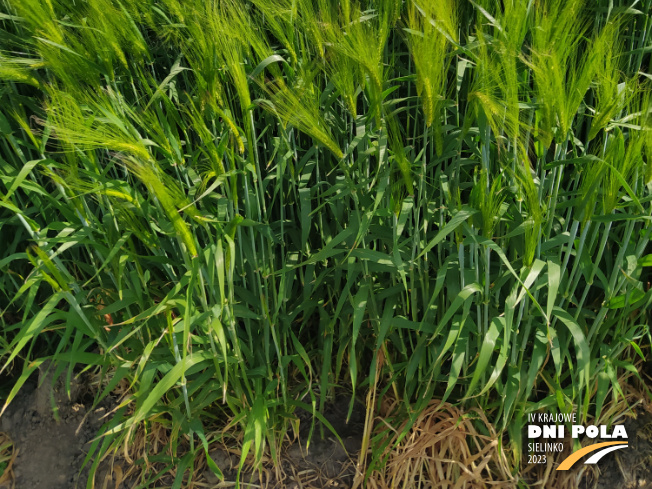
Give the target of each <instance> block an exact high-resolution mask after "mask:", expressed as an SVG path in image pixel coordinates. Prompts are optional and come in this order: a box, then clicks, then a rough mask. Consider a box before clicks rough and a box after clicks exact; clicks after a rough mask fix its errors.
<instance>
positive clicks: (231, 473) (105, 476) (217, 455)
mask: <svg viewBox="0 0 652 489" xmlns="http://www.w3.org/2000/svg"><path fill="white" fill-rule="evenodd" d="M84 401H87V402H84ZM53 406H56V414H55V413H53ZM90 409H91V402H90V398H87V399H84V396H83V395H82V393H81V388H80V386H79V385H78V384H76V383H74V382H73V385H72V389H71V396H70V398H68V396H67V395H66V394H65V392H64V389H63V387H62V385H61V382H60V381H59V382H58V383H57V384H55V385H54V387H53V386H52V382H51V379H50V378H48V376H47V375H45V374H43V375H41V378H40V379H39V385H38V386H37V385H30V384H26V385H25V387H24V388H23V390H22V391H21V392H20V394H19V395H18V396H17V397H16V399H15V400H14V401H13V402H12V403H11V405H10V406H9V408H8V409H7V411H6V412H5V413H4V414H3V416H2V417H1V419H0V425H1V429H2V431H3V432H5V433H7V434H8V435H9V436H10V438H11V439H12V440H13V442H14V446H15V448H16V449H17V450H18V453H17V456H16V458H15V460H14V462H13V464H12V465H11V470H12V471H13V474H12V475H13V477H12V479H13V483H14V485H13V486H12V481H9V482H8V483H5V485H2V484H0V489H5V488H12V487H13V488H15V489H71V488H75V487H78V488H84V487H86V482H87V479H88V468H85V469H83V470H82V464H83V461H84V458H85V456H86V453H87V452H88V448H89V442H90V440H91V439H93V437H95V436H97V433H98V430H99V429H100V427H101V426H102V424H103V423H104V422H105V421H106V419H105V418H104V417H105V415H106V413H107V410H109V409H110V405H108V404H107V405H105V406H103V407H100V408H97V409H95V410H92V411H89V410H90ZM347 409H348V399H347V398H340V399H337V400H336V402H334V403H333V404H332V405H330V406H329V408H328V410H327V412H326V414H325V417H326V419H327V420H328V421H329V422H330V423H331V424H332V425H333V427H334V428H335V430H336V431H337V432H338V434H339V435H340V437H341V439H342V442H343V445H344V446H342V444H340V442H339V441H337V439H336V438H335V437H334V436H333V435H332V434H331V433H330V432H329V431H328V430H326V429H324V433H325V434H326V436H325V437H324V439H321V437H320V436H319V433H320V426H319V424H317V425H316V426H315V428H314V434H313V437H312V440H311V442H310V445H307V442H306V440H307V439H308V433H309V431H310V423H311V415H310V414H309V413H307V412H305V411H298V412H297V413H296V414H297V415H298V417H299V420H300V430H299V437H298V440H296V441H295V442H294V443H289V444H288V445H287V446H286V447H285V448H284V450H283V453H281V455H280V458H281V465H280V467H278V468H276V469H275V468H274V467H273V466H272V464H271V463H270V462H268V463H266V464H263V468H262V469H261V470H260V471H256V472H252V471H251V470H243V472H242V473H240V475H239V476H238V463H239V460H240V457H239V451H238V450H237V449H230V448H227V447H224V446H222V447H218V446H212V450H211V452H210V455H211V458H212V459H213V460H214V461H215V462H216V463H217V465H218V466H219V467H220V469H221V470H222V472H223V474H224V480H223V481H219V480H218V479H217V477H216V476H215V475H214V474H213V473H212V472H211V471H210V470H208V469H207V468H204V469H202V470H200V471H199V472H197V473H196V474H195V477H193V482H195V483H197V485H196V487H204V488H217V487H230V486H233V485H235V482H236V480H237V479H238V478H239V480H240V482H244V483H248V484H253V485H254V486H255V487H266V488H274V489H276V488H278V489H280V488H288V489H299V488H305V489H321V488H326V487H328V488H340V489H345V488H349V487H351V484H352V482H353V479H354V477H355V470H356V469H355V467H356V462H357V457H358V453H359V450H360V446H361V439H362V432H363V425H364V407H363V406H361V405H357V406H356V409H354V411H353V415H352V418H351V420H349V422H348V423H347V422H346V411H347ZM103 418H104V419H103ZM625 427H626V429H627V433H628V435H629V445H630V446H629V448H627V449H624V450H619V451H617V452H614V453H613V454H611V455H610V456H608V457H605V458H604V459H603V460H602V461H601V463H600V464H599V465H598V467H597V470H598V473H597V482H596V484H595V485H594V484H593V483H591V484H590V485H591V486H592V487H595V488H596V489H612V488H618V489H640V488H649V489H652V415H651V414H650V413H648V412H647V411H644V410H638V411H636V417H632V418H628V420H627V421H626V422H625ZM204 467H205V465H204ZM98 481H99V485H98ZM171 482H172V480H171V476H169V477H163V478H161V479H159V480H158V481H157V482H156V483H155V484H154V485H153V486H150V487H159V486H168V487H169V485H170V484H171ZM96 487H100V488H102V487H106V488H108V489H136V488H141V487H144V486H142V485H139V484H138V483H137V481H136V480H134V479H133V478H131V479H127V480H126V481H119V480H118V478H117V477H115V475H113V474H112V473H111V470H110V468H109V465H108V464H104V465H101V466H100V470H99V471H98V476H97V477H96ZM241 487H243V486H241ZM245 487H246V486H245Z"/></svg>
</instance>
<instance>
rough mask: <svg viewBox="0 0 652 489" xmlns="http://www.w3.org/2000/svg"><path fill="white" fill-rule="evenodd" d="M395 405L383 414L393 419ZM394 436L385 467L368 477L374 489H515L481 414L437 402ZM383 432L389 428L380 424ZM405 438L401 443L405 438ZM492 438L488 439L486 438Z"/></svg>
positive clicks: (384, 457)
mask: <svg viewBox="0 0 652 489" xmlns="http://www.w3.org/2000/svg"><path fill="white" fill-rule="evenodd" d="M397 408H398V403H394V404H393V405H392V406H390V407H389V408H388V409H383V410H382V411H386V412H385V413H383V416H382V418H384V417H385V415H391V414H392V412H393V411H395V410H396V409H397ZM408 425H409V420H408V421H405V422H404V423H403V425H402V426H401V427H400V428H399V429H398V431H394V432H393V433H392V434H389V432H388V436H391V437H392V439H391V442H390V443H389V444H388V445H387V449H386V451H385V453H384V454H383V456H382V460H386V463H385V464H381V466H380V467H377V468H376V470H374V471H373V472H372V473H371V474H370V477H369V480H368V482H367V487H370V488H371V487H373V488H382V489H384V488H399V487H401V488H422V487H423V488H434V487H437V488H442V489H449V488H450V489H463V488H464V489H471V488H489V487H492V488H513V487H516V480H515V479H514V477H512V476H511V474H510V473H509V469H508V465H507V460H506V458H505V456H504V454H503V452H502V449H501V443H500V440H499V437H498V435H497V434H496V432H495V431H494V428H493V426H492V425H491V423H489V421H488V420H487V418H486V416H485V414H484V413H483V412H482V411H481V410H479V409H470V410H468V411H464V410H462V409H459V408H457V407H455V406H453V405H452V404H449V403H442V402H441V401H439V400H433V401H431V402H430V404H429V405H428V406H427V407H426V408H425V409H424V410H423V412H422V413H421V414H420V415H419V416H418V417H417V418H416V420H415V422H414V424H413V425H412V426H411V427H409V428H408ZM379 427H380V428H381V429H383V428H385V427H386V426H385V424H384V423H383V420H382V419H380V421H379ZM406 431H407V434H406V435H405V436H404V437H402V438H401V434H402V433H404V432H406ZM483 433H488V434H483Z"/></svg>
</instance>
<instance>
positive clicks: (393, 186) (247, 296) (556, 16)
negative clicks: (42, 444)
mask: <svg viewBox="0 0 652 489" xmlns="http://www.w3.org/2000/svg"><path fill="white" fill-rule="evenodd" d="M651 7H652V2H650V0H643V1H639V2H636V3H635V4H634V5H633V6H629V4H624V3H623V2H618V1H615V2H611V1H591V2H589V1H581V0H568V1H567V0H548V1H543V0H533V1H526V0H504V1H503V2H494V1H489V0H477V2H473V1H470V0H469V1H463V2H457V1H455V0H423V1H419V0H406V1H405V2H394V1H390V0H376V1H368V2H367V1H362V2H356V1H350V0H347V1H342V2H330V1H328V0H319V1H316V2H313V1H311V0H295V1H291V0H274V1H272V0H250V1H236V0H224V1H217V0H208V1H207V0H183V1H182V0H122V1H118V0H83V1H76V2H69V1H67V0H61V1H57V0H4V2H3V7H2V8H1V11H0V25H1V26H2V30H0V180H1V181H2V184H3V185H0V190H1V193H0V247H1V254H0V270H2V274H1V275H0V321H1V322H2V334H1V335H0V360H1V366H2V367H3V369H4V370H6V371H9V372H11V373H12V374H13V375H14V379H15V380H17V383H16V384H15V387H14V389H13V390H12V392H11V396H13V395H15V394H16V392H17V391H18V389H20V386H21V385H22V384H23V383H24V382H25V381H26V379H27V378H28V377H29V376H30V374H31V373H32V372H34V371H35V370H36V369H37V368H38V366H39V365H40V364H41V362H42V361H43V359H44V358H46V357H50V358H53V359H54V360H56V363H55V364H56V365H57V369H58V373H61V374H63V375H64V376H65V377H66V379H67V381H68V382H69V380H70V378H71V376H72V375H73V374H75V373H76V372H78V371H79V370H80V369H89V370H92V371H94V372H101V374H102V376H103V378H104V379H105V380H104V383H103V384H102V385H101V387H100V391H99V393H98V394H99V395H98V397H102V396H105V395H107V394H108V393H109V392H110V391H111V390H113V389H114V387H115V386H116V385H118V383H121V382H126V383H127V385H128V386H129V389H130V393H131V394H130V395H129V396H128V397H126V398H125V401H124V403H123V405H122V406H121V408H120V410H119V411H118V412H117V415H116V416H115V417H114V419H113V421H112V422H111V424H110V426H109V427H108V428H109V430H110V431H109V433H111V434H112V435H111V436H109V437H105V438H103V439H102V441H101V442H98V444H97V445H96V449H97V450H100V451H106V450H107V449H109V447H110V444H111V443H113V444H114V445H113V446H119V445H120V444H121V443H123V442H124V441H125V440H128V439H129V437H131V436H133V430H131V428H132V427H134V426H135V425H137V424H139V423H143V422H145V423H147V422H150V421H153V420H156V421H158V422H161V423H164V424H166V425H168V426H169V427H170V429H171V430H172V432H173V433H175V434H176V433H182V434H185V435H189V436H190V437H191V438H192V439H194V440H195V442H197V446H195V445H194V444H193V446H195V448H196V449H198V450H202V447H204V448H205V447H206V439H205V438H204V432H203V428H202V421H204V422H205V421H206V420H210V419H218V420H227V419H229V420H232V421H233V422H234V423H235V424H238V425H240V426H241V428H242V430H243V431H244V446H243V460H244V457H245V456H246V454H247V452H248V451H250V450H252V451H253V452H254V453H255V455H256V457H257V459H259V458H260V457H261V456H262V454H263V451H264V450H265V449H269V450H270V451H271V455H272V457H274V456H275V455H276V453H277V450H278V448H279V446H280V443H281V442H282V440H283V436H284V434H285V433H286V431H287V430H288V429H289V427H290V426H291V424H292V419H293V411H294V410H295V409H296V408H298V407H303V408H305V409H307V410H309V411H311V412H314V413H316V414H317V415H319V412H320V410H322V409H323V407H324V405H325V403H326V402H327V400H328V399H329V397H331V396H332V395H333V393H334V391H335V390H336V389H338V388H340V387H342V386H348V387H349V388H352V390H353V392H354V395H357V396H363V395H367V393H369V397H368V399H369V401H370V402H369V405H368V409H369V410H370V411H369V412H370V413H372V412H373V411H374V410H375V404H374V403H373V402H371V400H372V399H373V400H375V401H380V399H381V398H382V397H383V396H384V395H386V394H388V393H391V394H392V395H393V396H395V397H397V398H400V399H402V400H403V401H404V402H405V405H406V410H405V412H406V416H408V415H410V413H412V415H415V416H416V415H417V414H418V413H419V411H420V410H421V409H422V407H423V406H425V405H426V404H427V403H428V402H429V401H430V399H431V398H432V397H433V396H434V397H438V398H443V399H446V400H449V401H451V402H455V403H458V402H459V403H466V404H468V405H473V406H480V407H481V408H482V409H484V410H485V411H486V412H487V413H488V417H489V419H490V420H492V422H493V423H494V424H495V426H496V428H497V429H498V430H499V431H503V430H504V431H506V432H507V433H509V435H510V440H511V446H510V447H506V449H507V448H509V453H510V457H511V460H512V463H513V466H514V468H515V470H516V468H517V467H518V465H519V457H520V453H521V451H520V447H521V443H522V441H521V438H520V437H521V434H520V433H521V427H522V426H523V424H524V423H525V420H526V416H527V413H529V412H532V411H534V410H538V409H542V408H545V409H546V410H548V411H557V410H558V411H561V412H569V411H571V410H575V411H576V412H578V413H579V419H584V418H585V417H586V416H595V417H596V418H600V416H601V411H602V407H603V405H604V404H605V400H607V399H611V398H613V397H615V398H618V396H619V395H620V387H619V381H618V378H619V375H620V373H622V372H623V371H626V370H628V369H629V370H631V369H633V368H634V367H633V362H634V361H635V357H636V356H641V355H642V352H641V348H643V347H645V346H647V345H648V339H647V338H648V334H649V332H648V320H649V317H646V309H647V308H649V307H650V303H651V302H652V293H651V292H650V291H649V283H647V284H646V281H647V280H649V275H648V278H647V279H646V278H645V276H644V275H642V274H644V273H645V271H646V270H649V268H647V269H646V268H645V267H646V266H650V265H652V260H651V259H650V255H649V253H650V251H649V249H647V247H648V246H649V245H648V243H649V241H650V235H651V234H652V226H651V225H650V220H651V219H652V205H651V204H650V200H651V193H650V189H651V185H650V184H651V181H652V158H650V157H651V156H652V132H651V127H652V126H651V123H652V117H651V115H652V114H651V112H650V111H651V110H652V104H651V102H652V99H651V95H652V92H651V90H650V81H651V80H650V78H652V77H651V76H650V74H649V72H650V46H651V44H650V43H651V42H652V41H651V36H650V29H652V22H650V15H649V12H650V8H651ZM646 249H647V251H646ZM648 273H649V272H648ZM351 408H353V398H352V402H351ZM173 439H174V438H173ZM367 441H368V442H369V443H371V446H372V448H373V450H374V453H376V454H378V453H380V451H381V448H382V447H379V446H377V444H375V443H374V439H371V440H367ZM266 447H267V448H266ZM173 448H174V447H173ZM95 453H97V451H96V452H95ZM191 458H192V453H191V454H190V458H188V457H185V458H183V459H182V460H174V461H173V462H172V464H173V465H179V464H181V467H184V466H187V465H188V464H189V463H190V460H191Z"/></svg>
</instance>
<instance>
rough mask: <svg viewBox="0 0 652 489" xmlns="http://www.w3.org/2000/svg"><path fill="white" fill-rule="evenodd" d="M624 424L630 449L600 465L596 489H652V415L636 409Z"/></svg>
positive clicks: (609, 456)
mask: <svg viewBox="0 0 652 489" xmlns="http://www.w3.org/2000/svg"><path fill="white" fill-rule="evenodd" d="M635 414H636V417H632V418H629V419H628V420H627V421H625V423H624V424H625V429H626V430H627V434H628V437H629V438H628V444H629V447H628V448H625V449H623V450H617V451H615V452H613V453H612V454H610V455H608V456H607V457H605V458H604V459H603V460H602V461H601V462H600V463H599V464H598V470H599V474H598V485H597V489H616V488H618V489H635V488H636V489H639V488H646V489H652V415H651V414H650V413H648V412H647V411H643V410H637V411H636V412H635Z"/></svg>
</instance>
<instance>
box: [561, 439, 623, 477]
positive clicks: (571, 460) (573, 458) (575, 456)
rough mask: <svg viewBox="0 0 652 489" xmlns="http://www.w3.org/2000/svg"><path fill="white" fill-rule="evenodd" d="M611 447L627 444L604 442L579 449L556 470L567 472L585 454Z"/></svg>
mask: <svg viewBox="0 0 652 489" xmlns="http://www.w3.org/2000/svg"><path fill="white" fill-rule="evenodd" d="M611 445H627V442H622V441H605V442H603V443H596V444H595V445H589V446H588V447H584V448H580V449H579V450H578V451H576V452H573V453H572V454H571V455H569V456H568V457H566V459H564V461H563V462H562V463H561V464H560V465H559V467H557V470H568V469H570V468H571V467H572V466H573V464H574V463H575V462H577V461H578V460H579V459H581V458H582V457H583V456H584V455H586V454H587V453H591V452H595V451H596V450H599V449H600V448H604V447H609V446H611Z"/></svg>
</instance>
